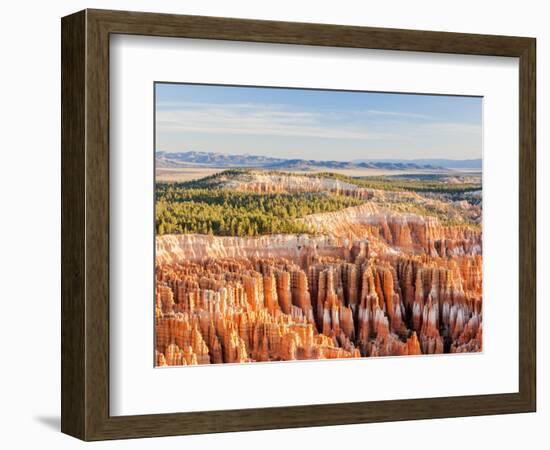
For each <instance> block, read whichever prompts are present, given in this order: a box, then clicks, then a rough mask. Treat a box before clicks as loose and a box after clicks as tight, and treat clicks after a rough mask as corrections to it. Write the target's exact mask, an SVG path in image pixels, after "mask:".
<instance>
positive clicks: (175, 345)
mask: <svg viewBox="0 0 550 450" xmlns="http://www.w3.org/2000/svg"><path fill="white" fill-rule="evenodd" d="M341 213H342V212H341ZM328 214H333V213H328ZM344 214H347V213H346V212H345V211H344ZM328 219H330V217H328V218H327V221H325V222H324V226H325V227H326V226H327V223H328V224H329V225H330V220H328ZM369 220H370V223H368V224H367V225H365V226H371V227H374V228H368V229H366V230H367V232H366V233H365V234H366V236H364V238H363V239H357V238H356V236H354V234H353V233H351V234H350V233H349V230H348V233H347V234H339V233H337V232H335V230H337V227H336V226H335V227H334V228H333V229H332V232H333V233H334V234H333V236H332V237H330V238H329V237H326V236H305V235H300V236H297V235H284V236H282V235H281V236H266V237H259V238H234V237H215V236H204V235H178V236H174V235H169V236H163V237H159V238H157V244H156V245H157V249H156V250H157V268H156V303H155V316H156V319H155V320H156V336H155V338H156V354H155V361H156V365H158V366H164V365H169V366H170V365H176V366H178V365H192V364H219V363H243V362H254V361H291V360H303V359H331V358H359V357H374V356H401V355H420V354H435V353H454V352H477V351H481V349H482V307H481V305H482V290H481V278H482V277H481V268H482V257H481V236H480V233H479V232H478V233H477V234H476V233H474V232H471V230H469V229H467V228H463V229H461V228H460V227H442V226H441V225H439V224H438V223H437V221H435V223H431V221H430V220H424V221H421V220H420V221H419V220H418V218H417V217H409V216H405V217H399V218H397V219H396V220H393V219H392V218H391V217H390V218H388V217H386V218H385V219H384V220H382V219H380V218H378V217H376V218H372V217H371V218H370V219H369ZM357 222H358V221H356V222H355V223H357ZM358 226H363V224H361V223H359V225H358ZM373 230H378V231H373ZM442 249H444V250H442ZM450 255H452V257H450Z"/></svg>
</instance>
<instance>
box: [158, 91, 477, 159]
mask: <svg viewBox="0 0 550 450" xmlns="http://www.w3.org/2000/svg"><path fill="white" fill-rule="evenodd" d="M155 89H156V106H155V107H156V148H157V150H163V151H168V152H182V151H190V150H195V151H212V152H219V153H232V154H242V153H250V154H257V155H268V156H273V157H280V158H304V159H333V160H352V159H362V158H365V159H418V158H449V159H470V158H481V151H482V150H481V149H482V124H481V123H482V120H481V116H482V99H481V98H479V97H456V96H437V95H413V94H389V93H374V92H346V91H331V90H309V89H281V88H256V87H233V86H220V85H193V84H167V83H157V84H156V85H155Z"/></svg>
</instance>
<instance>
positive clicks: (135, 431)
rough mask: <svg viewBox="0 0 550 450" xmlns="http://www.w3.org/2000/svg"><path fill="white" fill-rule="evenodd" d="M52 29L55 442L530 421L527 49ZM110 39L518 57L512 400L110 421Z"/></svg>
mask: <svg viewBox="0 0 550 450" xmlns="http://www.w3.org/2000/svg"><path fill="white" fill-rule="evenodd" d="M61 25H62V26H61V30H62V133H61V135H62V208H61V209H62V345H61V351H62V404H61V409H62V415H61V429H62V431H63V432H64V433H67V434H69V435H72V436H75V437H78V438H80V439H83V440H101V439H118V438H137V437H150V436H169V435H184V434H198V433H217V432H229V431H245V430H262V429H276V428H292V427H310V426H324V425H340V424H352V423H368V422H382V421H397V420H411V419H427V418H441V417H459V416H474V415H487V414H504V413H519V412H532V411H535V407H536V332H535V318H536V316H535V306H536V305H535V301H536V291H535V289H536V247H535V246H536V198H535V195H536V160H535V156H536V154H535V153H536V151H535V109H536V108H535V45H536V41H535V39H533V38H525V37H507V36H489V35H474V34H459V33H446V32H432V31H413V30H399V29H382V28H364V27H355V26H338V25H321V24H311V23H287V22H273V21H257V20H242V19H228V18H217V17H200V16H180V15H170V14H152V13H137V12H123V11H105V10H85V11H81V12H78V13H75V14H73V15H70V16H67V17H64V18H63V19H62V24H61ZM117 33H119V34H134V35H144V36H164V37H182V38H201V39H219V40H231V41H249V42H260V43H284V44H302V45H312V46H333V47H350V48H367V49H383V50H403V51H416V52H434V53H454V54H465V55H488V56H508V57H517V58H519V72H520V73H519V79H520V86H519V92H520V102H519V113H520V121H519V124H520V130H519V136H520V139H519V143H518V144H519V167H520V173H519V180H520V187H519V198H520V201H519V218H520V222H519V245H520V250H519V266H518V267H517V270H518V271H519V281H520V282H519V299H520V308H519V392H517V393H507V394H494V395H473V396H462V397H443V398H422V399H406V400H391V401H374V402H358V403H343V404H324V405H314V406H289V407H275V408H261V409H244V410H229V411H208V412H188V413H173V414H156V415H141V416H110V415H109V36H110V35H111V34H117Z"/></svg>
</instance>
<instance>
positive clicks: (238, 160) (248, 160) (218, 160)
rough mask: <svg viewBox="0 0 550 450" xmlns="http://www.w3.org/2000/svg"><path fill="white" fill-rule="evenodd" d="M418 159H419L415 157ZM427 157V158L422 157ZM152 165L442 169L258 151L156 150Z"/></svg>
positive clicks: (303, 168)
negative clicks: (234, 153) (278, 154)
mask: <svg viewBox="0 0 550 450" xmlns="http://www.w3.org/2000/svg"><path fill="white" fill-rule="evenodd" d="M418 161H421V160H418ZM426 161H428V160H426ZM155 163H156V167H157V168H159V169H168V168H173V169H176V168H190V167H212V168H258V169H260V168H261V169H273V170H309V169H318V168H327V169H354V168H361V169H385V170H405V169H408V170H410V169H416V170H444V166H442V165H434V164H429V163H421V162H417V161H405V160H402V161H398V160H383V161H382V160H381V161H375V160H368V161H367V160H364V161H363V160H357V161H333V160H328V161H321V160H313V159H283V158H272V157H269V156H261V155H248V154H244V155H227V154H223V153H215V152H198V151H188V152H177V153H171V152H164V151H157V152H156V155H155Z"/></svg>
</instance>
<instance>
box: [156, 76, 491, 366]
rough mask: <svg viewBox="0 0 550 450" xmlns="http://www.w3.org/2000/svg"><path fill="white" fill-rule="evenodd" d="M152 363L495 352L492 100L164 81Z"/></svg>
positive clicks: (159, 86) (159, 106)
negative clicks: (489, 231)
mask: <svg viewBox="0 0 550 450" xmlns="http://www.w3.org/2000/svg"><path fill="white" fill-rule="evenodd" d="M154 89H155V105H154V107H155V111H154V115H155V146H154V152H155V274H154V276H155V296H154V314H155V327H154V339H155V355H154V359H155V361H154V365H155V366H156V367H162V366H189V365H203V364H240V363H256V362H282V361H298V360H330V359H336V358H375V357H382V356H385V357H393V356H417V355H438V354H443V353H445V354H453V353H465V352H481V351H482V349H483V347H482V340H483V339H482V333H483V332H482V328H483V325H482V315H483V308H482V103H483V99H482V98H481V97H473V96H446V95H428V94H409V93H384V92H366V91H341V90H320V89H299V88H278V87H277V88H272V87H254V86H226V85H202V84H185V83H155V85H154Z"/></svg>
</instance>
